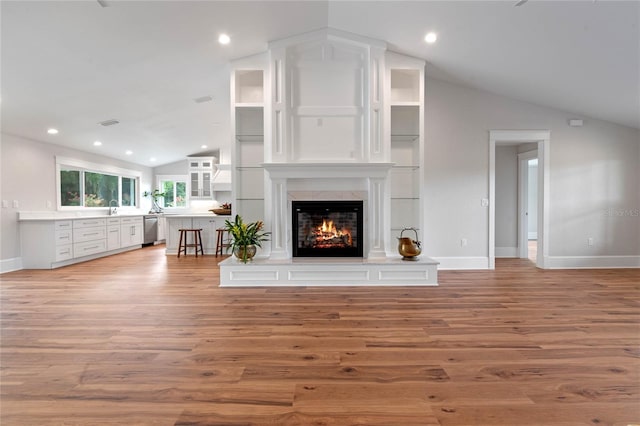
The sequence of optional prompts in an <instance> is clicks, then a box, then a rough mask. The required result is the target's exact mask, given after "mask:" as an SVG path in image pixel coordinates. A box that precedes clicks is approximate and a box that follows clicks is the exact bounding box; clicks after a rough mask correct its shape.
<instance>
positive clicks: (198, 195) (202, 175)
mask: <svg viewBox="0 0 640 426" xmlns="http://www.w3.org/2000/svg"><path fill="white" fill-rule="evenodd" d="M187 164H188V169H189V181H190V185H191V192H190V198H191V199H192V200H206V199H212V198H213V189H212V182H213V175H214V172H215V170H216V167H215V158H214V157H187Z"/></svg>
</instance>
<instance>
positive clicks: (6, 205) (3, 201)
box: [2, 200, 9, 209]
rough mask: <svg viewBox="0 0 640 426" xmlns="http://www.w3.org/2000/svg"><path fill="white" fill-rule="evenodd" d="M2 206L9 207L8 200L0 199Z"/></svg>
mask: <svg viewBox="0 0 640 426" xmlns="http://www.w3.org/2000/svg"><path fill="white" fill-rule="evenodd" d="M2 208H3V209H8V208H9V201H8V200H2Z"/></svg>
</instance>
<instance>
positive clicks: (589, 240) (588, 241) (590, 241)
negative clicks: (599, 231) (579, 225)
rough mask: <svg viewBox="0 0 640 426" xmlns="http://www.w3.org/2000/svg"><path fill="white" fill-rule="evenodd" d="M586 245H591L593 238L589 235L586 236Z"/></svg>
mask: <svg viewBox="0 0 640 426" xmlns="http://www.w3.org/2000/svg"><path fill="white" fill-rule="evenodd" d="M587 245H588V246H589V247H591V246H593V238H591V237H589V238H587Z"/></svg>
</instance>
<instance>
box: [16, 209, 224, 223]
mask: <svg viewBox="0 0 640 426" xmlns="http://www.w3.org/2000/svg"><path fill="white" fill-rule="evenodd" d="M82 213H84V212H74V211H62V212H58V211H41V212H18V220H19V221H21V222H28V221H47V220H70V219H108V218H117V217H136V216H139V217H143V216H159V217H160V216H162V217H165V218H167V219H171V218H172V217H173V218H190V217H220V218H225V219H226V218H230V217H231V216H229V215H217V214H214V213H160V214H153V213H143V212H131V213H118V214H115V215H106V214H91V213H85V214H82Z"/></svg>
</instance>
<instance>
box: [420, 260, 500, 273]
mask: <svg viewBox="0 0 640 426" xmlns="http://www.w3.org/2000/svg"><path fill="white" fill-rule="evenodd" d="M432 259H433V260H437V261H438V262H440V265H438V270H439V271H442V270H447V269H489V258H488V257H433V258H432Z"/></svg>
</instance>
